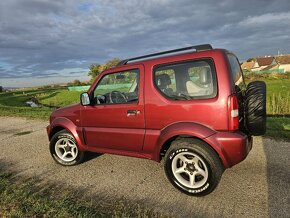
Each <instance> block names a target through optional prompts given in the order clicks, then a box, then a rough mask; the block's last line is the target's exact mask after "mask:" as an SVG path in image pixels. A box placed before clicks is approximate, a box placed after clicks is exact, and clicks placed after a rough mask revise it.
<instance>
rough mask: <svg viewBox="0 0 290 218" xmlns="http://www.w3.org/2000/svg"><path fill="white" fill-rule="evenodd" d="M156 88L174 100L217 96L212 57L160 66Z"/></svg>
mask: <svg viewBox="0 0 290 218" xmlns="http://www.w3.org/2000/svg"><path fill="white" fill-rule="evenodd" d="M154 80H155V81H154V82H155V86H156V88H157V89H158V90H159V91H160V92H161V94H163V95H164V96H165V97H167V98H170V99H173V100H191V99H207V98H212V97H215V96H216V93H217V90H216V75H215V70H214V66H213V62H212V61H211V60H210V59H208V60H207V59H206V60H200V61H187V62H181V63H174V64H166V65H162V66H158V67H156V68H155V69H154Z"/></svg>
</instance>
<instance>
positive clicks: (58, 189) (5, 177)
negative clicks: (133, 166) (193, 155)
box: [0, 168, 167, 217]
mask: <svg viewBox="0 0 290 218" xmlns="http://www.w3.org/2000/svg"><path fill="white" fill-rule="evenodd" d="M14 174H15V173H10V172H8V171H6V170H3V169H1V168H0V217H167V216H166V215H163V214H160V213H157V212H154V211H153V210H152V209H147V208H145V207H141V206H140V205H139V204H137V203H134V202H132V203H130V204H128V202H126V201H125V200H124V199H123V200H122V199H111V200H110V199H108V197H105V196H101V195H100V196H94V197H91V198H87V197H84V196H83V195H81V194H83V193H84V192H83V191H82V190H78V191H77V190H73V189H71V188H69V187H67V186H66V185H64V184H44V183H41V181H39V180H37V179H32V178H30V179H22V178H20V179H19V178H17V179H16V177H15V176H14Z"/></svg>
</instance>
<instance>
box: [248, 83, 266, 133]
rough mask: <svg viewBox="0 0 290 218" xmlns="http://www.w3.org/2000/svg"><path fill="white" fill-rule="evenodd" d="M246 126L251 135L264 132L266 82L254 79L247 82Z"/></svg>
mask: <svg viewBox="0 0 290 218" xmlns="http://www.w3.org/2000/svg"><path fill="white" fill-rule="evenodd" d="M245 120H246V128H247V130H248V131H249V133H250V134H251V135H255V136H258V135H263V134H265V132H266V84H265V82H263V81H254V82H251V83H249V84H248V86H247V91H246V101H245Z"/></svg>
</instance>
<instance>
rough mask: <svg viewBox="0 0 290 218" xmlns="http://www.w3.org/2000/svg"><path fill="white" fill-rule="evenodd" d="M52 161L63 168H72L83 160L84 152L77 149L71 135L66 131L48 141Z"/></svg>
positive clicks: (58, 133)
mask: <svg viewBox="0 0 290 218" xmlns="http://www.w3.org/2000/svg"><path fill="white" fill-rule="evenodd" d="M50 153H51V156H52V157H53V159H54V160H55V161H56V162H57V163H58V164H61V165H63V166H73V165H77V164H79V163H81V162H82V161H83V160H84V152H83V151H80V150H79V149H78V145H77V143H76V140H75V138H74V137H73V135H72V134H71V133H70V132H68V131H67V130H62V131H59V132H57V133H56V134H55V135H54V136H53V137H52V139H51V140H50Z"/></svg>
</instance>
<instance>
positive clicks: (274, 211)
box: [263, 138, 290, 217]
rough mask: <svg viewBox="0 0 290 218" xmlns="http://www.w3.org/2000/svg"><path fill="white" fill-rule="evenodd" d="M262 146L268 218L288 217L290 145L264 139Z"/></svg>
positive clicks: (289, 202) (289, 211)
mask: <svg viewBox="0 0 290 218" xmlns="http://www.w3.org/2000/svg"><path fill="white" fill-rule="evenodd" d="M263 144H264V151H265V155H266V161H267V183H268V204H269V206H268V213H269V217H290V143H289V142H288V143H287V142H283V141H277V143H273V140H270V139H267V138H266V139H263ZM281 196H283V198H282V197H281Z"/></svg>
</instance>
